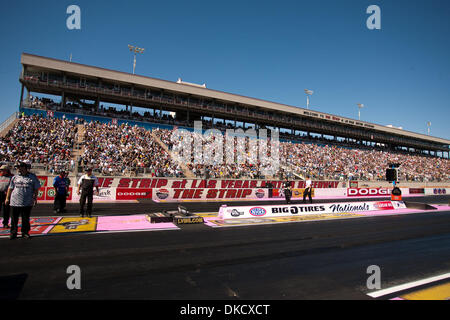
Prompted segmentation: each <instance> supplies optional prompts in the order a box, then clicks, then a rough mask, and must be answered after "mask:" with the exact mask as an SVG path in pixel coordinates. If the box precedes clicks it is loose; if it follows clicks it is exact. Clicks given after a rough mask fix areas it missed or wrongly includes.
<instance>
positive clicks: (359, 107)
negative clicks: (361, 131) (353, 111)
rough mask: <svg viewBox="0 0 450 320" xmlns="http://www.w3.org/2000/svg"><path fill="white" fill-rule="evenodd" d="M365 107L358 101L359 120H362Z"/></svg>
mask: <svg viewBox="0 0 450 320" xmlns="http://www.w3.org/2000/svg"><path fill="white" fill-rule="evenodd" d="M362 108H364V105H363V104H361V103H358V120H361V109H362Z"/></svg>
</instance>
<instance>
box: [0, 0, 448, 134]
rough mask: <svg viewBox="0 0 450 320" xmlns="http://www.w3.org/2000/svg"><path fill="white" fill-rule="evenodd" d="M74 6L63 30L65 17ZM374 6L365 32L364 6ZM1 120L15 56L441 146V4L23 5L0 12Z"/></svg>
mask: <svg viewBox="0 0 450 320" xmlns="http://www.w3.org/2000/svg"><path fill="white" fill-rule="evenodd" d="M71 4H76V5H78V6H79V7H80V9H81V30H69V29H67V27H66V20H67V18H68V17H69V15H68V14H67V13H66V9H67V7H68V6H69V5H71ZM373 4H375V5H378V6H379V7H380V9H381V30H369V29H368V28H367V27H366V20H367V18H368V17H369V16H370V15H369V14H367V13H366V9H367V7H368V6H370V5H373ZM0 35H1V41H2V50H0V63H1V68H0V88H2V89H1V93H2V94H1V96H2V99H1V102H0V103H1V104H0V108H1V110H2V112H1V114H0V121H4V120H5V119H6V118H7V117H8V116H9V115H11V114H12V113H13V112H14V111H16V110H17V109H18V103H19V95H20V85H19V81H18V78H19V74H20V70H21V66H20V54H21V53H22V52H27V53H31V54H37V55H42V56H48V57H52V58H57V59H66V60H68V59H69V56H70V54H72V56H73V61H74V62H78V63H83V64H88V65H94V66H100V67H104V68H109V69H114V70H120V71H125V72H131V71H132V60H133V58H132V54H131V53H130V52H129V50H128V48H127V45H128V44H134V45H137V46H140V47H143V48H145V49H146V51H145V53H144V54H143V55H140V56H138V61H137V66H136V73H137V74H140V75H145V76H150V77H155V78H160V79H164V80H170V81H176V80H177V79H178V78H179V77H181V78H182V79H183V80H184V81H188V82H195V83H200V84H202V83H206V84H207V87H208V88H210V89H214V90H220V91H225V92H230V93H236V94H241V95H245V96H249V97H255V98H260V99H265V100H270V101H274V102H279V103H284V104H288V105H293V106H299V107H305V106H306V97H305V94H304V89H305V88H308V89H311V90H314V95H313V96H312V98H311V106H310V108H311V109H315V110H317V111H321V112H327V113H331V114H336V115H341V116H345V117H350V118H355V119H357V117H358V108H357V103H363V104H364V105H365V106H366V108H364V109H363V110H362V111H361V112H362V113H361V120H364V121H369V122H373V123H377V124H382V125H388V124H392V125H394V126H401V127H403V128H404V129H405V130H410V131H414V132H419V133H426V132H427V122H428V121H430V122H431V123H432V125H431V134H432V135H433V136H437V137H442V138H447V139H450V129H449V128H450V126H449V119H450V41H449V35H450V1H448V0H429V1H425V0H413V1H405V0H395V1H392V0H389V1H384V0H370V1H365V0H340V1H337V0H315V1H312V0H310V1H261V0H260V1H243V0H241V1H234V0H230V1H212V0H209V1H203V0H202V1H195V0H193V1H92V0H91V1H77V0H74V1H20V2H16V1H14V2H10V3H9V4H8V5H7V6H6V5H5V4H2V10H1V12H0Z"/></svg>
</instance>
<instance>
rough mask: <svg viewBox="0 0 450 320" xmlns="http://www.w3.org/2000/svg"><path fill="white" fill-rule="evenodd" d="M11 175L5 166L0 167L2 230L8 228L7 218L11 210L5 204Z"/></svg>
mask: <svg viewBox="0 0 450 320" xmlns="http://www.w3.org/2000/svg"><path fill="white" fill-rule="evenodd" d="M12 177H13V175H12V174H11V171H10V170H9V167H8V166H7V165H3V166H1V167H0V210H1V211H3V228H5V229H6V228H9V217H10V211H11V208H10V206H9V205H7V204H5V200H6V193H7V192H8V187H9V183H10V181H11V178H12Z"/></svg>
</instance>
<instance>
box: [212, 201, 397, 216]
mask: <svg viewBox="0 0 450 320" xmlns="http://www.w3.org/2000/svg"><path fill="white" fill-rule="evenodd" d="M405 208H406V206H405V204H404V203H403V202H402V201H372V202H341V203H324V204H302V205H270V206H242V207H240V206H239V207H235V206H230V207H229V206H222V207H220V210H219V217H220V219H233V218H254V217H259V218H263V217H264V218H266V217H267V218H270V217H275V216H293V215H309V214H324V213H352V212H361V211H374V210H394V209H405Z"/></svg>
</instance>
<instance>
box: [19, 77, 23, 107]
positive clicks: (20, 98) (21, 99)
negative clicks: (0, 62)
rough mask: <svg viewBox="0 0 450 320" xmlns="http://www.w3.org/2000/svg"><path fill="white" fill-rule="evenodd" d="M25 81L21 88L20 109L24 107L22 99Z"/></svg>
mask: <svg viewBox="0 0 450 320" xmlns="http://www.w3.org/2000/svg"><path fill="white" fill-rule="evenodd" d="M23 88H24V86H23V83H22V89H21V90H20V101H19V110H21V109H22V101H23Z"/></svg>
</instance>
